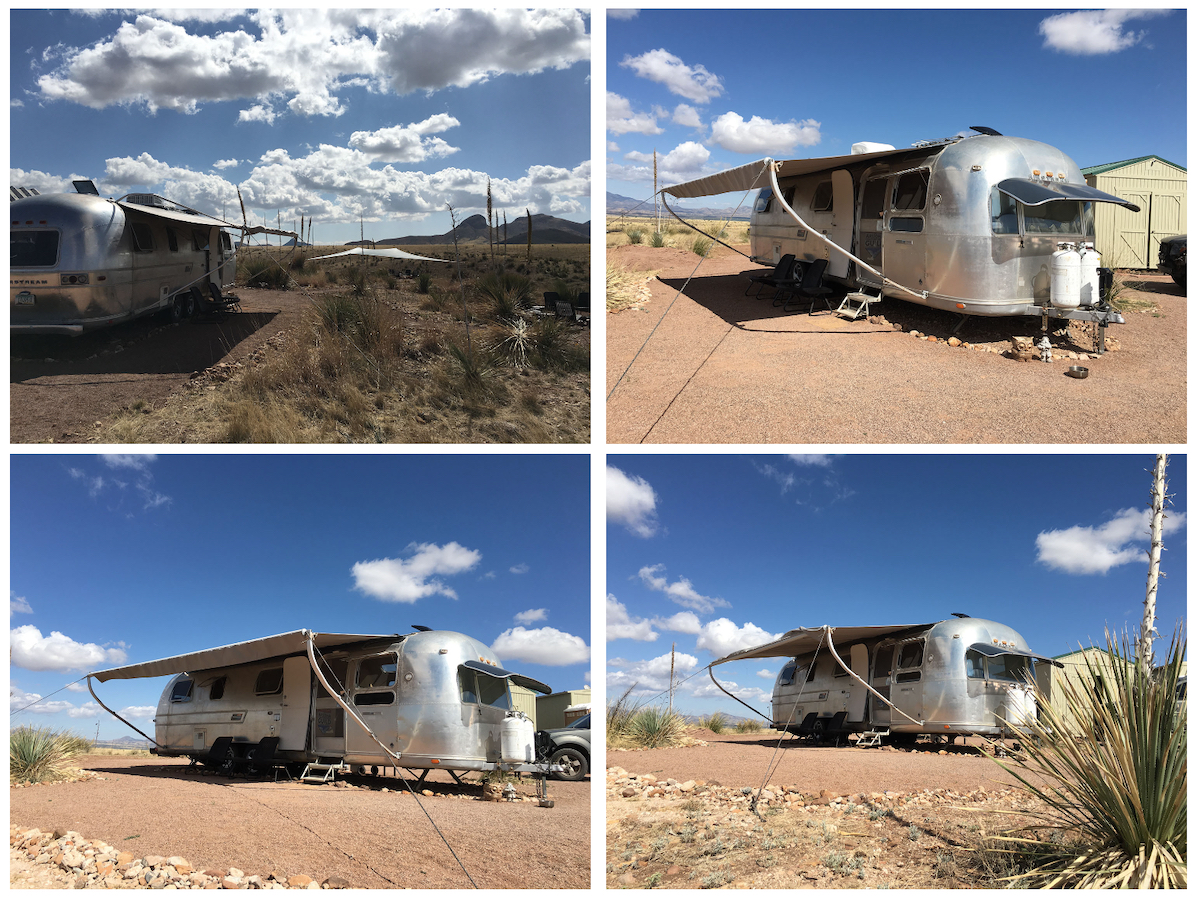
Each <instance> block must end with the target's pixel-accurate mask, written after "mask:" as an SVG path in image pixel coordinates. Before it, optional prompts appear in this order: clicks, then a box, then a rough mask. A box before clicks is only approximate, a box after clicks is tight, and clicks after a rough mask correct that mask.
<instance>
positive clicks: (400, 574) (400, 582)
mask: <svg viewBox="0 0 1200 900" xmlns="http://www.w3.org/2000/svg"><path fill="white" fill-rule="evenodd" d="M405 549H406V551H408V552H409V553H410V554H411V555H410V556H409V557H408V558H407V559H373V560H369V561H366V562H357V563H355V564H354V565H353V566H352V567H351V569H350V572H351V574H352V575H353V576H354V586H355V587H356V588H357V589H358V590H360V591H362V592H363V593H364V594H366V595H367V596H369V597H374V598H375V599H377V600H387V601H389V602H395V603H415V602H416V601H418V600H420V599H421V598H422V597H428V596H430V595H432V594H441V595H442V596H443V597H450V598H451V599H458V594H457V593H455V591H454V589H453V588H451V587H449V586H448V585H447V584H446V583H445V582H443V581H441V580H440V579H439V578H438V577H436V576H439V575H458V574H459V573H461V572H467V571H469V570H471V569H473V568H475V566H476V565H477V564H478V563H479V559H480V553H479V551H478V550H469V549H467V548H466V547H464V546H462V544H459V543H457V542H456V541H451V542H450V543H448V544H445V545H444V546H441V547H439V546H438V545H437V544H409V546H408V547H406V548H405Z"/></svg>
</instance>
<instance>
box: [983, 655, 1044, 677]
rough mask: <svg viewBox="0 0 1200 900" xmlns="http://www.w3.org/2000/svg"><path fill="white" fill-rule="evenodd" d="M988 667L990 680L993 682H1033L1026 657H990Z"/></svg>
mask: <svg viewBox="0 0 1200 900" xmlns="http://www.w3.org/2000/svg"><path fill="white" fill-rule="evenodd" d="M987 665H988V678H990V679H991V680H992V681H1032V680H1033V677H1032V673H1031V672H1030V670H1029V660H1028V659H1026V658H1025V657H1024V656H1012V655H1010V654H1007V653H1005V654H1003V655H1001V656H989V657H988V661H987Z"/></svg>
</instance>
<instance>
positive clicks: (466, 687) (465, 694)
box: [458, 669, 479, 703]
mask: <svg viewBox="0 0 1200 900" xmlns="http://www.w3.org/2000/svg"><path fill="white" fill-rule="evenodd" d="M458 690H459V693H460V694H462V702H463V703H478V702H479V692H478V691H476V690H475V673H474V672H472V671H471V670H470V669H459V670H458Z"/></svg>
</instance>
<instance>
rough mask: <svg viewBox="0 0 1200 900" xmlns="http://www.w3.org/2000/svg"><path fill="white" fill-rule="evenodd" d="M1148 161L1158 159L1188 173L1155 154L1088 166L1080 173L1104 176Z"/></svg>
mask: <svg viewBox="0 0 1200 900" xmlns="http://www.w3.org/2000/svg"><path fill="white" fill-rule="evenodd" d="M1148 159H1157V160H1158V161H1159V162H1165V163H1166V164H1167V165H1168V166H1174V167H1175V168H1176V169H1179V171H1181V172H1186V171H1187V167H1186V166H1181V165H1179V164H1178V163H1173V162H1171V161H1170V160H1169V159H1163V158H1162V157H1161V156H1156V155H1155V154H1153V153H1152V154H1150V155H1149V156H1139V157H1138V158H1137V159H1123V160H1121V161H1120V162H1111V163H1102V164H1100V165H1098V166H1088V167H1087V168H1084V169H1080V170H1079V171H1080V172H1082V173H1083V174H1084V175H1103V174H1104V173H1105V172H1112V171H1114V170H1116V169H1123V168H1125V166H1132V165H1136V164H1137V163H1140V162H1145V161H1146V160H1148Z"/></svg>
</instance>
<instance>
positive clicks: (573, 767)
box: [550, 747, 588, 781]
mask: <svg viewBox="0 0 1200 900" xmlns="http://www.w3.org/2000/svg"><path fill="white" fill-rule="evenodd" d="M550 762H551V763H552V764H556V765H560V766H562V767H563V772H562V774H561V775H559V776H558V777H559V778H561V779H562V780H563V781H583V777H584V776H585V775H587V772H588V761H587V757H586V756H584V755H583V754H582V753H580V752H579V751H578V750H576V749H575V748H574V747H563V748H562V749H561V750H558V751H557V752H555V754H554V755H553V756H552V757H550Z"/></svg>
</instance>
